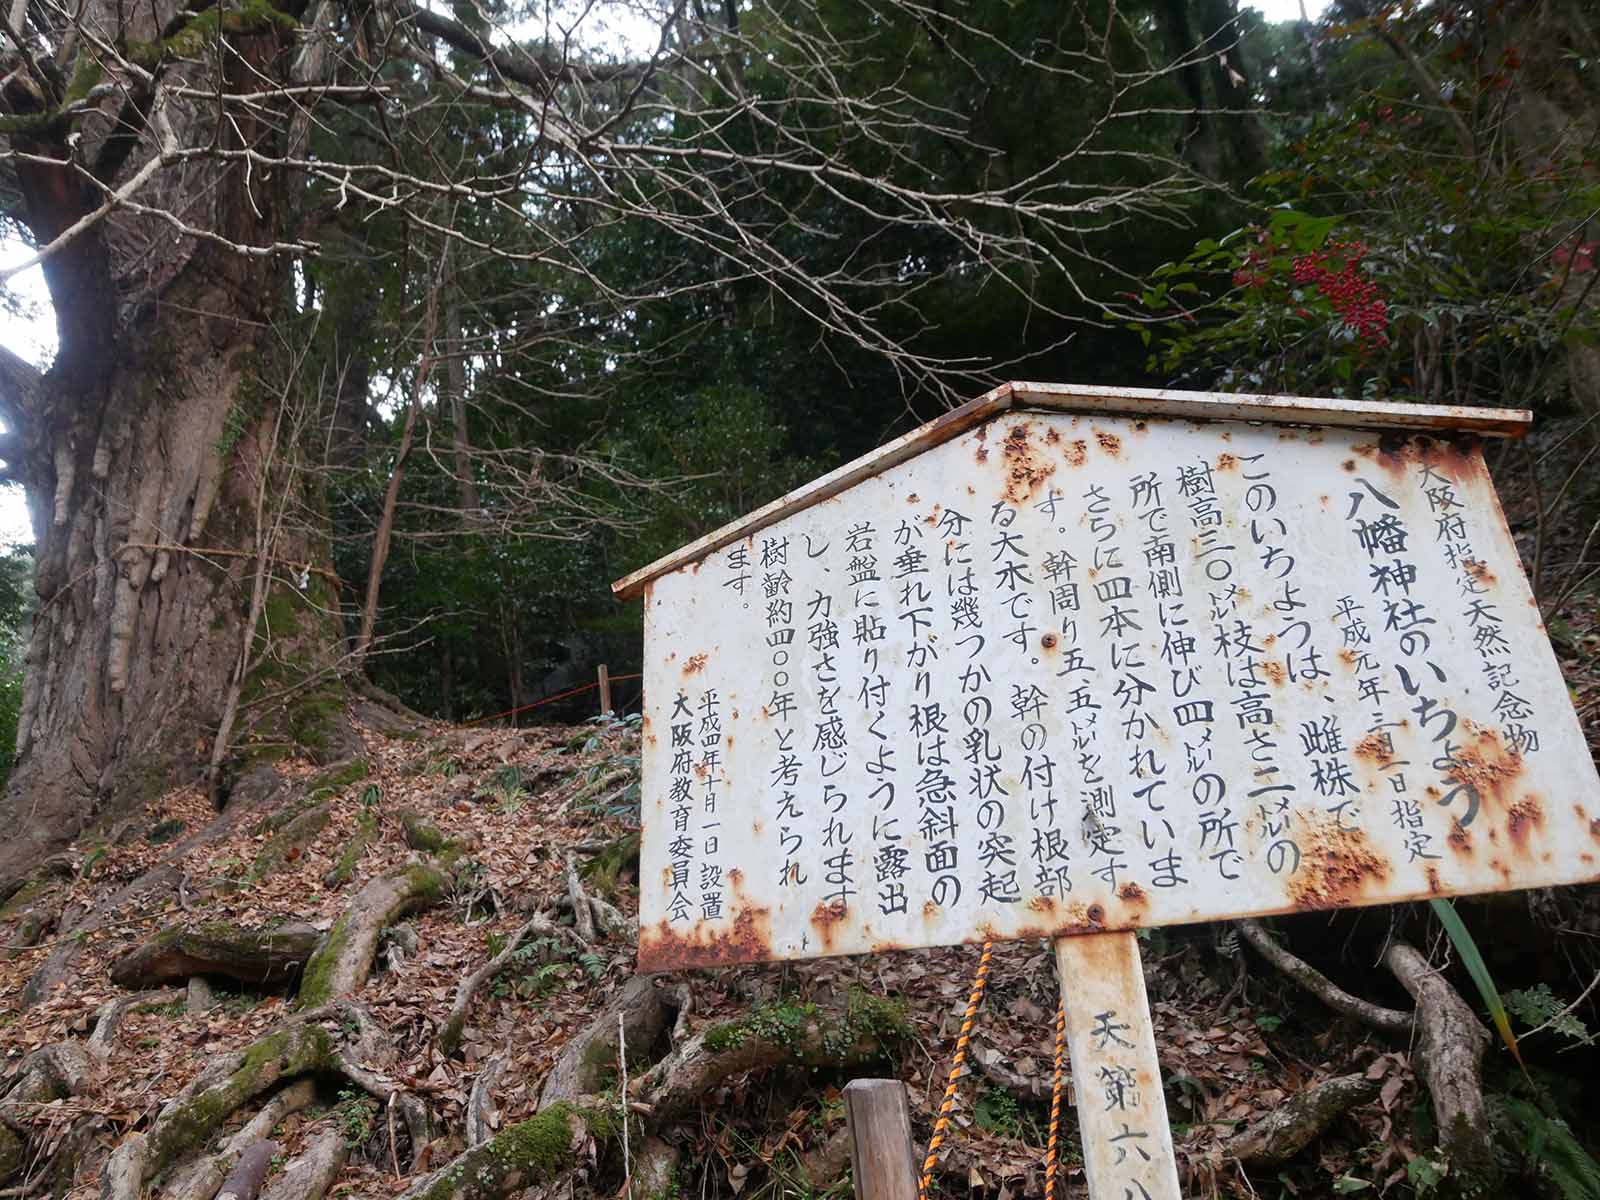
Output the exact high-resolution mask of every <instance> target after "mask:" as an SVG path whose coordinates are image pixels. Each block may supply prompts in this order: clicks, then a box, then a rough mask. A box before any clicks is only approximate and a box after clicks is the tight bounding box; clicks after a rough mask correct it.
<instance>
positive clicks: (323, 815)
mask: <svg viewBox="0 0 1600 1200" xmlns="http://www.w3.org/2000/svg"><path fill="white" fill-rule="evenodd" d="M332 818H333V812H332V810H331V809H330V808H329V807H328V806H327V805H326V804H319V805H317V807H315V808H310V809H307V810H306V811H305V812H302V813H301V814H300V815H299V816H297V817H295V818H294V820H292V821H290V822H289V823H288V824H287V825H285V826H284V827H283V828H282V829H280V830H278V832H277V833H276V834H274V835H273V838H272V840H271V841H270V842H268V843H267V844H266V845H265V846H263V847H262V848H261V853H260V854H258V855H256V861H255V862H254V863H253V864H252V865H251V867H250V876H249V877H250V879H252V880H257V879H265V878H266V877H267V876H268V875H270V874H272V873H273V872H274V871H276V870H277V869H278V868H279V867H281V866H283V864H284V863H286V862H288V861H289V860H290V859H291V858H293V857H295V856H296V855H297V854H298V853H299V851H301V850H304V849H305V848H306V847H307V846H309V845H310V844H311V843H312V842H313V841H315V840H316V837H317V834H319V833H321V832H322V831H323V830H324V829H326V828H327V826H328V822H329V821H330V820H332Z"/></svg>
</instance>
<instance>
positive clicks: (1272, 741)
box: [639, 411, 1600, 970]
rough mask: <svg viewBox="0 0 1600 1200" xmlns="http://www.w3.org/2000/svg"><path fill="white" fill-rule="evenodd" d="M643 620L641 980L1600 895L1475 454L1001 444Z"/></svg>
mask: <svg viewBox="0 0 1600 1200" xmlns="http://www.w3.org/2000/svg"><path fill="white" fill-rule="evenodd" d="M645 596H646V600H645V618H646V646H647V653H646V664H645V697H646V709H645V728H644V781H645V782H644V787H645V792H644V839H643V847H642V859H641V862H642V870H641V881H640V890H641V916H640V924H641V936H640V945H639V965H640V968H641V969H643V970H664V969H668V968H673V967H683V966H694V965H702V964H704V965H709V964H717V963H729V962H740V961H755V960H766V959H789V958H802V957H808V956H816V955H826V954H848V953H861V952H869V951H874V950H882V949H890V948H897V947H909V946H929V945H941V944H951V943H958V942H964V941H971V940H977V939H984V938H1010V937H1029V936H1055V935H1066V934H1073V933H1087V932H1097V931H1106V930H1122V929H1130V928H1134V927H1138V926H1143V925H1157V924H1171V923H1181V922H1190V921H1201V920H1212V919H1218V918H1225V917H1235V916H1243V915H1263V914H1270V913H1279V912H1288V911H1295V910H1303V909H1315V908H1323V907H1332V906H1339V905H1357V904H1371V903H1379V902H1388V901H1397V900H1405V899H1411V898H1419V897H1429V896H1441V895H1452V894H1458V893H1472V892H1486V891H1497V890H1503V889H1507V888H1517V887H1535V886H1543V885H1550V884H1564V883H1577V882H1585V881H1590V880H1593V879H1595V878H1597V877H1600V864H1597V856H1600V781H1597V779H1596V775H1595V771H1594V767H1593V765H1592V763H1591V761H1590V757H1589V754H1588V751H1587V749H1586V747H1585V743H1584V738H1583V736H1582V733H1581V731H1580V729H1579V726H1578V722H1577V720H1576V717H1575V715H1574V713H1573V710H1572V706H1571V703H1570V701H1569V699H1568V696H1567V691H1566V688H1565V686H1564V685H1563V682H1562V679H1561V675H1560V671H1559V669H1558V668H1557V665H1556V662H1555V659H1554V657H1553V655H1552V653H1551V650H1550V647H1549V644H1548V641H1547V638H1546V636H1545V633H1544V630H1543V627H1542V625H1541V623H1540V617H1539V611H1538V608H1537V607H1536V605H1535V603H1534V601H1533V598H1532V596H1531V594H1530V591H1529V588H1528V585H1527V582H1526V580H1525V578H1524V576H1523V573H1522V570H1521V568H1520V566H1519V562H1518V557H1517V552H1516V549H1515V546H1514V545H1513V542H1512V539H1511V535H1510V533H1509V531H1508V530H1507V527H1506V524H1505V521H1504V518H1503V516H1502V515H1501V510H1500V506H1499V502H1498V500H1497V498H1496V496H1495V493H1494V488H1493V485H1492V483H1491V482H1490V479H1489V476H1488V473H1487V471H1486V470H1485V467H1484V463H1483V459H1482V456H1481V454H1480V453H1479V452H1478V450H1477V449H1476V448H1475V447H1474V446H1473V445H1472V444H1471V443H1470V442H1466V441H1452V440H1448V439H1446V440H1439V439H1437V438H1430V437H1428V436H1425V435H1415V436H1413V435H1395V434H1390V435H1380V434H1378V433H1374V432H1370V431H1365V430H1358V429H1344V428H1333V427H1328V428H1304V427H1291V426H1282V425H1259V424H1249V423H1245V422H1243V421H1219V422H1210V423H1201V422H1196V421H1190V420H1184V419H1139V418H1136V417H1133V416H1125V415H1124V416H1114V415H1068V414H1065V413H1060V412H1023V411H1008V412H1002V413H1001V414H1000V415H999V416H996V417H995V418H994V419H991V420H989V421H987V422H986V423H982V424H978V425H977V426H976V427H974V428H970V429H968V430H966V431H965V432H960V433H959V434H957V435H955V436H952V437H949V438H947V439H945V440H938V439H937V438H931V437H930V438H929V439H928V444H927V448H926V449H922V450H921V451H920V452H917V453H914V454H910V455H909V456H908V455H907V454H901V455H899V457H898V461H895V462H893V464H892V465H886V466H884V467H883V469H881V471H878V473H876V474H870V473H861V475H860V478H859V479H858V481H856V482H853V483H852V484H850V486H848V487H846V488H844V489H843V490H839V491H837V492H836V493H835V494H832V495H831V496H828V497H827V498H819V499H818V500H817V501H816V502H815V503H811V504H809V505H804V506H798V507H796V508H795V510H794V511H791V512H789V513H788V515H785V516H782V517H781V518H780V519H777V520H775V521H773V522H770V523H767V524H765V525H764V526H762V527H759V528H753V529H752V531H751V532H750V533H748V534H747V535H741V536H739V537H737V538H736V539H735V540H733V541H731V542H729V543H727V544H724V545H720V546H718V547H717V548H715V549H714V550H711V551H709V552H707V553H705V554H704V555H702V556H701V557H699V558H697V559H695V560H693V561H687V562H685V563H684V564H683V565H681V566H678V567H676V568H675V569H672V570H669V571H667V572H666V573H662V574H658V575H657V576H656V577H654V578H653V579H652V580H651V582H650V583H649V584H648V586H647V589H646V592H645Z"/></svg>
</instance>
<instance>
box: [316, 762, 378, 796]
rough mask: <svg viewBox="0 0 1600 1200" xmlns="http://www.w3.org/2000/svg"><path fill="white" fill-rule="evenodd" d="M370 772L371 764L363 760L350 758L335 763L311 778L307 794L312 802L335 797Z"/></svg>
mask: <svg viewBox="0 0 1600 1200" xmlns="http://www.w3.org/2000/svg"><path fill="white" fill-rule="evenodd" d="M370 770H371V764H369V763H368V762H367V760H366V759H364V758H352V759H351V760H350V761H349V762H342V763H335V764H334V765H333V766H331V767H329V768H327V769H326V770H323V771H318V772H317V773H316V774H315V775H313V776H312V777H311V783H310V784H309V785H308V787H307V793H308V794H309V795H310V797H311V798H312V799H313V800H321V799H323V798H325V797H327V796H332V795H335V794H336V793H338V792H342V791H343V790H344V789H345V788H347V787H349V786H350V785H351V784H352V783H360V782H361V781H362V780H363V779H365V778H366V777H367V774H368V772H369V771H370Z"/></svg>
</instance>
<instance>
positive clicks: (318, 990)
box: [296, 913, 350, 1008]
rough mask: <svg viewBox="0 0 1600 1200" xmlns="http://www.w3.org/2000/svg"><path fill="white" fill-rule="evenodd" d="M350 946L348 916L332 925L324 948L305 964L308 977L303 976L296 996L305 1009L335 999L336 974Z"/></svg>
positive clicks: (318, 948) (321, 946)
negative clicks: (334, 973) (334, 974)
mask: <svg viewBox="0 0 1600 1200" xmlns="http://www.w3.org/2000/svg"><path fill="white" fill-rule="evenodd" d="M349 944H350V914H349V913H345V914H344V915H342V916H341V917H340V918H339V919H338V920H337V921H335V922H334V923H333V928H332V929H330V930H328V936H327V937H325V938H323V939H322V945H320V946H319V947H317V952H316V953H315V954H313V955H312V956H311V957H310V959H308V960H307V962H306V969H305V974H303V975H302V976H300V990H299V992H298V993H296V995H297V997H298V999H299V1001H300V1005H301V1007H303V1008H315V1007H316V1006H317V1005H319V1004H326V1003H327V1002H328V1001H330V1000H332V999H333V998H334V996H333V972H334V969H335V968H336V967H337V966H338V963H339V959H340V958H341V957H342V956H343V954H344V952H345V950H346V948H347V947H348V946H349Z"/></svg>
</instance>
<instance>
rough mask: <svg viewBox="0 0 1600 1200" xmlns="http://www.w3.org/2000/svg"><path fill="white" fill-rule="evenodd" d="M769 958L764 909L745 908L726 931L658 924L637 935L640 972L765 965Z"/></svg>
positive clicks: (769, 934) (768, 929)
mask: <svg viewBox="0 0 1600 1200" xmlns="http://www.w3.org/2000/svg"><path fill="white" fill-rule="evenodd" d="M771 958H772V928H771V922H770V920H769V913H768V912H767V910H766V909H764V908H744V909H741V910H740V911H739V913H738V915H737V916H735V917H734V919H733V921H732V922H731V923H730V925H729V927H728V928H726V929H723V930H717V931H712V930H710V929H708V928H707V927H706V926H704V925H701V926H699V927H697V928H696V929H694V930H692V931H689V932H682V931H679V930H676V929H674V928H673V927H672V924H671V922H670V921H658V922H657V923H656V924H655V925H653V926H651V927H650V928H648V929H641V930H640V933H639V970H641V971H644V972H652V971H673V970H677V969H678V968H680V967H686V966H696V967H724V966H733V965H735V964H737V963H753V962H766V961H768V960H769V959H771Z"/></svg>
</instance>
